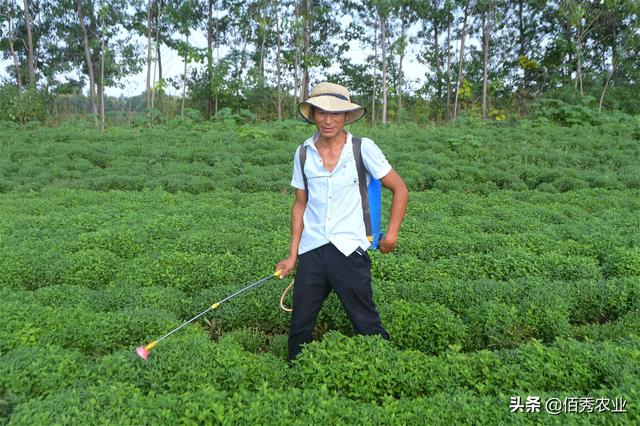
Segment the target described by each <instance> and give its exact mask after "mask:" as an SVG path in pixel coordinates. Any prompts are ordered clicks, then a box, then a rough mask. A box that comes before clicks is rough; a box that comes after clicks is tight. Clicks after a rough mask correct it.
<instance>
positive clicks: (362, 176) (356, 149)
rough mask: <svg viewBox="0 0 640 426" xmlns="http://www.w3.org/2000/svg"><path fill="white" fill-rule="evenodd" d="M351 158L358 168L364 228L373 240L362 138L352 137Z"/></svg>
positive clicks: (370, 239) (368, 236)
mask: <svg viewBox="0 0 640 426" xmlns="http://www.w3.org/2000/svg"><path fill="white" fill-rule="evenodd" d="M351 142H352V144H353V158H354V159H355V161H356V169H357V170H358V185H359V187H360V198H361V199H362V219H363V220H364V228H365V231H366V232H367V238H368V239H369V241H372V240H373V233H372V231H371V212H370V210H369V190H368V189H367V174H366V169H365V166H364V161H363V160H362V139H360V138H352V139H351Z"/></svg>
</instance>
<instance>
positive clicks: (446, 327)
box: [382, 301, 466, 354]
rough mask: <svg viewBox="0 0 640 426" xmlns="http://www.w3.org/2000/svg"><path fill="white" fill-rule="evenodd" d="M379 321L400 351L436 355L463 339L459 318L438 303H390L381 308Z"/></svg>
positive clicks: (464, 332)
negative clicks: (415, 351) (381, 320)
mask: <svg viewBox="0 0 640 426" xmlns="http://www.w3.org/2000/svg"><path fill="white" fill-rule="evenodd" d="M382 318H383V325H384V326H385V328H386V329H387V331H388V332H389V334H390V335H391V341H392V342H393V344H394V345H396V346H398V347H399V348H401V349H416V350H419V351H422V352H425V353H428V354H437V353H440V352H442V351H444V350H446V349H447V348H448V347H450V346H455V345H461V344H462V343H463V341H464V339H465V338H466V327H465V325H464V324H463V323H462V321H461V320H460V318H458V317H457V316H456V315H455V314H454V313H453V312H451V310H449V309H448V308H447V307H446V306H443V305H441V304H439V303H432V304H429V305H427V304H424V303H411V302H405V301H397V302H393V303H391V304H390V305H385V306H384V307H383V316H382Z"/></svg>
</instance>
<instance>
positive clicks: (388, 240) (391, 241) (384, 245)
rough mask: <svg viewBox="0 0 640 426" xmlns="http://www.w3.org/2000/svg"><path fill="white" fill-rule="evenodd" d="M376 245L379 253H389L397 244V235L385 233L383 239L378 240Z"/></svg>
mask: <svg viewBox="0 0 640 426" xmlns="http://www.w3.org/2000/svg"><path fill="white" fill-rule="evenodd" d="M378 245H379V247H380V253H382V254H387V253H391V252H392V251H394V250H395V249H396V247H397V246H398V237H394V236H390V235H385V236H384V239H382V240H380V242H379V243H378Z"/></svg>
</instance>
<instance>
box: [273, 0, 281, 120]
mask: <svg viewBox="0 0 640 426" xmlns="http://www.w3.org/2000/svg"><path fill="white" fill-rule="evenodd" d="M273 8H274V11H275V18H276V80H277V84H278V104H277V109H278V120H282V80H281V76H280V72H281V71H280V70H281V67H280V43H281V40H280V18H279V16H278V1H277V0H275V1H274V2H273Z"/></svg>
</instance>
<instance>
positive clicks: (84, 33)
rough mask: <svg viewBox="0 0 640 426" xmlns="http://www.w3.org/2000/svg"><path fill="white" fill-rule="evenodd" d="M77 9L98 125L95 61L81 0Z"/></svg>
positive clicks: (90, 91) (94, 114)
mask: <svg viewBox="0 0 640 426" xmlns="http://www.w3.org/2000/svg"><path fill="white" fill-rule="evenodd" d="M76 10H77V12H78V18H79V22H80V30H81V32H82V42H83V44H84V59H85V61H86V63H87V64H86V65H87V71H88V73H89V99H90V100H91V108H92V111H93V117H94V118H93V120H94V123H95V125H96V127H97V126H98V108H97V106H96V93H95V86H96V78H95V75H94V73H93V61H92V60H91V51H90V50H89V37H88V35H87V27H86V26H85V25H84V14H83V13H82V4H81V0H76Z"/></svg>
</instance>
